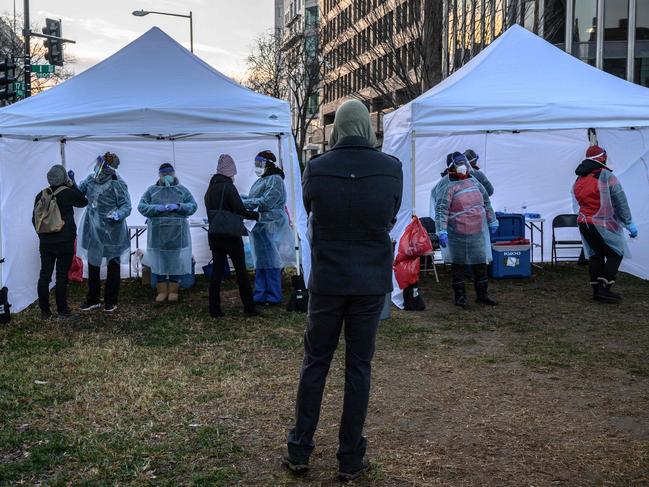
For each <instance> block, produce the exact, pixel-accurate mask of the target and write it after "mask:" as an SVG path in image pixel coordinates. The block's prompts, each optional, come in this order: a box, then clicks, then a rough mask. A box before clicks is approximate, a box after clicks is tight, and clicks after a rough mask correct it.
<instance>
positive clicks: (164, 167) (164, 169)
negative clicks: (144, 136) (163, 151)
mask: <svg viewBox="0 0 649 487" xmlns="http://www.w3.org/2000/svg"><path fill="white" fill-rule="evenodd" d="M158 172H159V173H160V174H173V173H175V172H176V169H175V168H174V167H173V166H172V165H171V164H169V163H168V162H165V163H163V164H160V169H159V170H158Z"/></svg>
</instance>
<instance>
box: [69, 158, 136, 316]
mask: <svg viewBox="0 0 649 487" xmlns="http://www.w3.org/2000/svg"><path fill="white" fill-rule="evenodd" d="M119 164H120V160H119V157H117V154H114V153H111V152H107V153H106V154H104V155H103V156H99V157H98V158H97V161H96V164H95V169H94V171H93V173H92V174H91V175H89V176H88V177H87V178H86V179H84V180H83V181H82V182H81V184H79V190H80V191H81V192H82V193H83V194H84V195H85V196H86V198H87V199H88V206H87V207H86V210H85V212H84V214H83V216H82V218H81V223H80V225H79V238H78V246H77V250H78V254H79V256H80V257H82V258H83V259H85V260H86V261H87V262H88V295H87V296H86V301H85V303H83V304H82V305H81V310H82V311H90V310H94V309H97V308H99V307H101V304H100V298H101V280H100V270H101V266H102V265H103V263H104V262H106V265H107V267H108V270H107V277H106V289H105V291H104V311H106V312H113V311H115V310H116V309H117V299H118V296H119V284H120V277H121V276H120V264H121V263H126V262H128V257H129V253H130V249H131V241H130V239H129V235H128V227H127V226H126V218H127V217H128V216H129V215H130V214H131V197H130V195H129V193H128V186H127V185H126V183H125V182H124V180H123V179H122V178H121V177H120V176H119V175H118V174H117V168H118V167H119Z"/></svg>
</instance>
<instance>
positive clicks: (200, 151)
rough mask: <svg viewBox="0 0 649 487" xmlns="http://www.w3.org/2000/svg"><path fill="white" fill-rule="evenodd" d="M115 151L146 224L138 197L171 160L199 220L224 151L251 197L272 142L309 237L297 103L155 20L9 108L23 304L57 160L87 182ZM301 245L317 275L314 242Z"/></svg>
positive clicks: (2, 139)
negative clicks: (200, 51)
mask: <svg viewBox="0 0 649 487" xmlns="http://www.w3.org/2000/svg"><path fill="white" fill-rule="evenodd" d="M108 150H110V151H112V152H115V153H117V154H118V155H119V157H120V160H121V165H120V168H119V172H120V175H121V176H122V177H123V178H124V180H125V181H126V182H127V184H128V185H129V191H130V194H131V200H132V204H133V212H132V214H131V216H130V217H129V218H128V220H127V221H128V223H129V225H139V224H144V221H145V219H144V217H142V216H141V215H140V214H139V213H138V212H137V204H138V202H139V200H140V197H141V196H142V194H143V193H144V192H145V191H146V189H147V188H148V187H149V186H150V185H151V184H154V183H155V181H156V179H157V169H158V167H159V165H160V164H161V163H162V162H171V163H173V164H174V165H175V167H176V171H177V175H178V177H179V178H180V180H181V183H182V184H184V185H185V186H186V187H187V188H188V189H189V190H190V191H191V192H192V194H193V195H194V198H195V199H196V201H197V203H198V206H199V209H198V211H197V213H196V214H195V215H194V217H192V218H193V219H194V220H195V221H196V222H200V221H202V219H203V218H204V217H206V210H205V207H204V203H203V195H204V194H205V191H206V189H207V186H208V183H209V179H210V177H211V175H212V174H214V172H215V171H216V164H217V161H218V157H219V155H220V154H221V153H228V154H230V155H232V157H233V158H234V159H235V161H236V162H237V166H238V170H239V174H238V175H237V177H236V180H235V184H236V185H237V187H238V189H239V190H240V191H241V193H243V194H245V193H247V191H248V189H249V188H250V186H251V185H252V183H253V182H254V180H255V179H256V177H255V175H254V157H255V155H256V154H257V153H258V152H260V151H262V150H272V151H273V152H274V153H275V154H276V155H277V156H278V160H279V164H280V165H281V166H282V167H283V168H284V171H285V173H286V185H287V191H288V193H289V201H288V204H287V206H288V210H289V212H290V213H291V216H292V219H293V222H294V223H295V225H294V227H295V228H296V241H297V237H298V235H299V239H300V240H301V242H302V243H306V242H307V240H306V213H305V211H304V208H303V205H302V204H301V201H302V187H301V184H300V177H301V176H300V167H299V162H298V159H297V152H296V149H295V143H294V140H293V137H292V135H291V119H290V108H289V106H288V104H287V103H286V102H284V101H281V100H277V99H274V98H270V97H267V96H263V95H260V94H258V93H255V92H252V91H250V90H248V89H246V88H244V87H242V86H240V85H238V84H237V83H235V82H233V81H232V80H230V79H229V78H227V77H226V76H224V75H222V74H221V73H219V72H218V71H216V70H215V69H213V68H212V67H210V66H209V65H208V64H206V63H205V62H203V61H202V60H201V59H200V58H198V57H197V56H195V55H193V54H192V53H190V52H189V51H187V50H186V49H185V48H184V47H182V46H181V45H180V44H178V43H177V42H176V41H174V40H173V39H171V38H170V37H169V36H168V35H167V34H165V33H164V32H162V31H161V30H160V29H158V28H153V29H151V30H150V31H148V32H147V33H146V34H144V35H143V36H142V37H140V38H139V39H137V40H135V41H133V42H132V43H131V44H129V45H127V46H126V47H124V48H123V49H122V50H120V51H119V52H117V53H116V54H114V55H112V56H111V57H109V58H107V59H106V60H104V61H103V62H101V63H99V64H97V65H96V66H94V67H93V68H90V69H89V70H87V71H85V72H83V73H82V74H80V75H78V76H75V77H74V78H71V79H70V80H68V81H66V82H65V83H63V84H61V85H59V86H56V87H54V88H52V89H50V90H48V91H46V92H44V93H42V94H39V95H36V96H34V97H31V98H28V99H26V100H24V101H21V102H19V103H16V104H14V105H12V106H10V107H7V108H5V109H2V110H0V217H1V225H0V230H1V238H0V243H1V245H2V247H1V248H2V256H3V257H4V258H5V259H6V262H5V264H4V266H3V268H2V271H3V275H2V283H3V285H6V286H8V287H9V290H10V299H11V301H12V303H13V305H14V310H15V311H19V310H21V309H24V308H25V307H26V306H28V305H29V304H31V303H32V302H33V301H34V299H35V297H36V279H37V277H38V269H39V256H38V238H37V236H36V233H35V232H34V230H33V228H32V225H31V213H32V208H33V204H34V197H35V195H36V194H37V193H38V192H39V191H40V190H41V189H43V187H45V186H47V181H46V177H45V175H46V172H47V170H48V168H49V167H50V166H51V165H52V164H55V163H63V164H64V165H65V166H66V167H67V168H68V169H72V170H74V171H75V173H76V174H77V179H78V180H81V179H82V178H84V177H85V176H86V175H87V174H89V173H90V171H91V170H92V167H93V165H94V161H95V159H96V157H97V156H98V155H99V154H102V153H104V152H106V151H108ZM193 243H194V256H195V258H196V261H197V266H198V268H200V266H201V265H202V264H205V263H207V261H208V260H209V249H208V245H207V236H206V233H205V232H204V231H203V230H202V229H196V230H194V231H193ZM145 245H146V244H145V243H143V242H141V247H145ZM301 251H302V254H303V258H304V259H303V260H304V271H305V272H306V273H307V274H308V272H309V268H308V267H309V265H308V264H309V263H310V258H309V249H308V245H306V244H304V245H302V246H301Z"/></svg>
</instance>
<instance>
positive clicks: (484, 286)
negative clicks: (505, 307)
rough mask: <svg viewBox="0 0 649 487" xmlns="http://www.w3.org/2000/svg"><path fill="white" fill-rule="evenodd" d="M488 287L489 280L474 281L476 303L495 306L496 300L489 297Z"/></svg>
mask: <svg viewBox="0 0 649 487" xmlns="http://www.w3.org/2000/svg"><path fill="white" fill-rule="evenodd" d="M488 289H489V281H476V283H475V293H476V295H477V297H476V300H475V301H476V303H481V304H486V305H487V306H497V305H498V302H497V301H494V300H493V299H491V298H490V297H489V294H488V293H487V290H488Z"/></svg>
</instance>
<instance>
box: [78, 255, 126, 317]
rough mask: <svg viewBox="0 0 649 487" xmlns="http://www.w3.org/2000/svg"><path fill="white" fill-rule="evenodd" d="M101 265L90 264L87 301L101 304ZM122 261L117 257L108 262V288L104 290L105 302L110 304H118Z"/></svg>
mask: <svg viewBox="0 0 649 487" xmlns="http://www.w3.org/2000/svg"><path fill="white" fill-rule="evenodd" d="M100 272H101V267H97V266H94V265H88V296H87V297H86V302H87V303H89V304H99V300H100V297H101V278H100ZM120 279H121V276H120V262H119V258H115V259H113V260H111V261H109V262H108V272H107V274H106V290H105V291H104V304H106V305H108V306H112V305H117V297H118V296H119V284H120Z"/></svg>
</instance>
